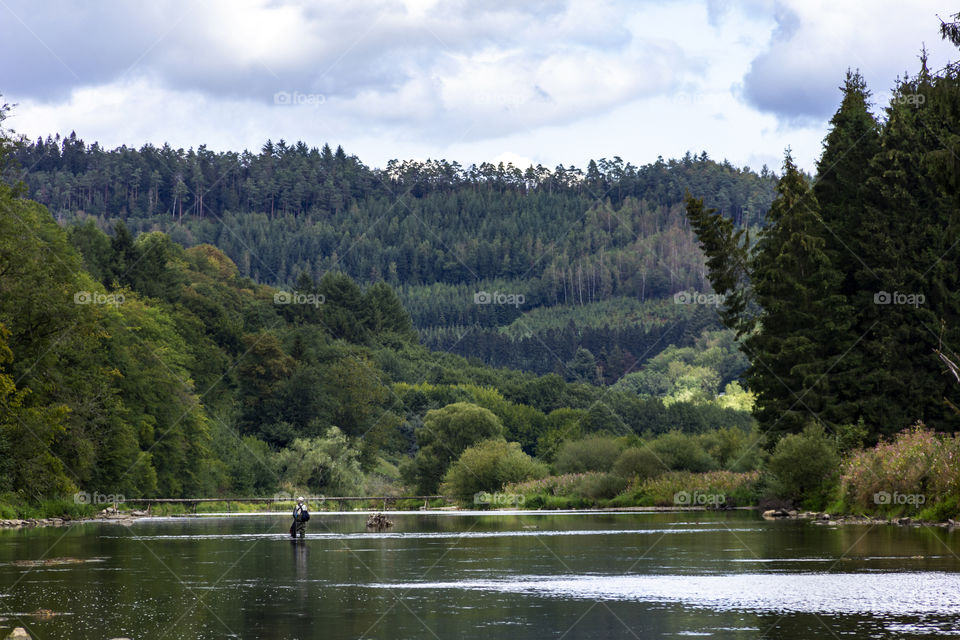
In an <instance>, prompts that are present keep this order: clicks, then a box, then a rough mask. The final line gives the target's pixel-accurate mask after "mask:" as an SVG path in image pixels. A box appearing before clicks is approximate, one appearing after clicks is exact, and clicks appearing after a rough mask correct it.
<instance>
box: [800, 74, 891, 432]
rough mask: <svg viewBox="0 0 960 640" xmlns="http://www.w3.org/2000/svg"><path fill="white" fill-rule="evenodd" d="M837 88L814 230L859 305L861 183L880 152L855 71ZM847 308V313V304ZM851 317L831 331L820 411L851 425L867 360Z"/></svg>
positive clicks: (864, 256)
mask: <svg viewBox="0 0 960 640" xmlns="http://www.w3.org/2000/svg"><path fill="white" fill-rule="evenodd" d="M841 91H843V98H842V99H841V102H840V107H839V108H838V109H837V112H836V113H835V114H834V115H833V117H832V118H831V119H830V130H829V132H828V133H827V136H826V138H825V139H824V141H823V154H822V155H821V156H820V160H819V161H818V162H817V176H816V180H815V182H814V187H813V190H814V195H816V197H817V202H818V203H819V205H820V219H821V222H822V228H821V229H820V230H819V233H820V235H821V236H822V237H823V239H824V242H825V247H826V252H827V255H828V256H829V258H830V262H831V263H832V265H833V267H834V268H835V269H836V270H837V271H839V272H840V274H841V277H840V280H839V281H838V293H839V294H840V295H842V296H843V297H844V298H846V299H847V300H849V301H851V303H852V302H853V301H854V300H857V304H861V305H862V304H865V303H866V301H865V300H863V299H862V298H863V297H864V296H861V295H860V294H859V292H860V286H859V284H858V282H857V280H856V274H857V273H858V272H859V271H861V270H863V269H864V268H865V267H866V265H867V264H868V263H867V262H865V261H866V260H868V259H869V256H870V255H871V253H872V247H873V244H874V242H875V240H874V238H872V237H870V236H869V235H864V234H863V233H862V225H863V219H862V218H863V209H864V205H865V203H866V201H867V200H868V197H869V194H868V193H867V186H866V185H867V180H868V177H869V176H870V170H869V167H870V162H871V160H872V159H873V158H874V157H875V156H876V155H877V153H878V152H879V151H880V129H879V125H878V123H877V121H876V119H875V118H874V117H873V115H872V114H871V112H870V91H869V90H868V89H867V85H866V82H865V81H864V79H863V76H861V75H860V72H859V71H849V70H848V71H847V76H846V78H845V80H844V84H843V86H842V87H841ZM866 270H867V271H869V270H870V269H869V267H866ZM871 296H872V294H871ZM871 301H872V300H871ZM848 310H849V311H851V312H853V308H852V307H850V308H848ZM856 315H857V314H855V313H851V315H848V317H847V321H846V322H845V323H844V326H845V327H846V328H847V330H846V331H845V332H842V333H841V332H838V333H837V334H836V335H835V342H834V347H835V350H836V352H835V354H834V361H833V363H832V365H831V368H830V381H831V386H832V388H833V389H834V390H835V401H834V403H833V404H832V405H831V406H829V407H827V408H826V410H825V415H824V418H825V420H826V421H827V422H829V423H833V424H856V423H857V421H858V420H859V419H860V418H861V417H863V411H862V402H863V398H864V394H865V393H866V391H867V390H866V389H865V387H864V380H865V378H866V377H868V376H869V375H870V373H871V370H872V368H873V363H872V362H871V361H870V359H869V358H866V357H865V353H864V350H863V346H864V345H863V344H862V338H863V336H862V332H863V331H865V330H866V329H867V327H863V326H861V325H860V323H859V322H857V320H856V318H855V317H854V316H856Z"/></svg>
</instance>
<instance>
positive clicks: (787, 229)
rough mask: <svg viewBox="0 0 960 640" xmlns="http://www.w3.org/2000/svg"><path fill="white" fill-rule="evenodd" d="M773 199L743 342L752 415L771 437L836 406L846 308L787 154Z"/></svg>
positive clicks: (808, 197)
mask: <svg viewBox="0 0 960 640" xmlns="http://www.w3.org/2000/svg"><path fill="white" fill-rule="evenodd" d="M777 193H778V196H777V199H776V200H774V202H773V205H772V206H771V208H770V212H769V214H768V220H769V226H767V227H766V228H765V229H764V230H763V231H762V232H761V234H760V238H759V240H758V243H757V247H756V250H755V252H754V254H753V256H752V259H751V261H750V281H751V286H752V289H753V295H754V296H755V299H756V302H757V304H758V305H759V306H760V308H761V309H762V311H761V313H760V315H759V317H758V319H757V327H756V329H755V331H754V332H753V333H751V334H750V335H748V336H747V337H746V339H745V340H744V349H745V351H746V353H747V355H748V356H749V357H750V359H751V366H750V369H749V370H748V371H747V376H746V378H747V383H748V385H749V386H750V390H751V391H753V392H754V393H756V394H757V410H756V416H757V419H758V421H759V422H760V424H761V426H763V427H764V428H765V429H766V430H767V431H768V432H769V433H781V432H793V433H796V432H799V431H801V430H802V429H803V427H804V426H805V425H806V424H807V423H808V422H810V421H811V420H813V421H820V420H823V419H825V418H824V416H822V415H821V414H822V413H823V412H824V410H825V409H828V408H829V407H831V406H832V405H833V404H834V402H835V391H834V390H833V389H832V387H831V384H830V378H829V369H830V367H831V365H832V364H833V361H834V360H835V357H836V347H837V339H838V335H840V334H841V333H842V331H843V330H844V329H845V328H846V326H845V317H846V316H847V315H848V314H847V313H846V311H847V309H846V305H845V300H844V298H843V297H842V296H841V295H839V294H837V293H836V291H837V285H838V283H839V280H840V277H841V275H840V273H839V272H838V271H837V270H836V269H835V268H834V267H833V265H832V264H831V263H830V259H829V257H828V255H827V253H826V242H825V241H824V239H823V238H822V237H821V236H820V235H819V233H820V221H819V218H818V216H819V205H818V203H817V200H816V197H815V196H814V194H813V192H812V191H811V189H810V187H809V186H808V184H807V181H806V180H805V178H804V176H803V175H802V174H801V173H800V171H798V170H797V167H796V166H795V165H794V164H793V160H792V158H791V157H790V155H789V153H788V154H787V157H786V159H785V161H784V166H783V177H782V178H781V179H780V182H779V184H778V185H777Z"/></svg>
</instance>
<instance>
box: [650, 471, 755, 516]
mask: <svg viewBox="0 0 960 640" xmlns="http://www.w3.org/2000/svg"><path fill="white" fill-rule="evenodd" d="M759 492H760V473H759V472H757V471H750V472H745V473H734V472H731V471H711V472H709V473H690V472H689V471H671V472H670V473H665V474H663V475H660V476H657V477H655V478H650V479H648V480H646V481H644V482H642V483H640V484H639V485H638V486H637V487H636V488H635V489H633V495H632V499H633V501H634V502H635V503H640V504H646V505H659V506H690V507H708V508H716V507H734V506H745V505H752V504H755V503H756V501H757V498H758V497H759Z"/></svg>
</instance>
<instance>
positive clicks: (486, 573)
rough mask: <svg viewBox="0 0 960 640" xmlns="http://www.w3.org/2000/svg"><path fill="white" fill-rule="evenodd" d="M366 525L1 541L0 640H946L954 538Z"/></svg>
mask: <svg viewBox="0 0 960 640" xmlns="http://www.w3.org/2000/svg"><path fill="white" fill-rule="evenodd" d="M365 519H366V516H365V515H364V514H323V513H318V514H315V515H314V517H313V518H311V522H310V524H311V529H310V532H309V533H308V534H307V538H306V539H305V540H303V541H301V540H296V541H290V540H289V538H288V536H287V535H286V526H287V524H288V516H287V514H277V515H276V516H252V517H237V516H233V517H223V518H203V519H168V520H153V521H141V522H138V523H136V524H134V525H133V526H131V527H129V528H127V527H121V526H117V525H110V524H97V523H89V524H83V525H78V526H76V527H74V528H71V529H69V530H56V531H54V530H50V529H47V530H43V529H36V530H29V531H0V618H7V619H6V620H0V637H3V636H4V635H5V633H6V632H7V630H9V628H11V627H13V626H22V625H24V624H26V625H27V626H29V627H30V628H31V630H33V631H34V632H35V637H38V638H110V637H120V636H127V637H138V638H156V637H163V638H165V639H170V638H184V639H187V638H189V639H191V640H192V639H195V638H204V639H206V638H226V637H242V638H247V637H249V638H301V639H302V638H313V637H317V638H320V637H322V638H360V637H363V638H384V639H389V640H396V639H398V638H430V637H434V636H437V637H440V638H448V637H453V638H457V639H458V640H473V639H482V640H490V638H493V637H497V638H499V637H505V636H509V637H511V638H517V639H519V640H526V639H534V638H544V637H561V636H563V637H564V638H565V639H566V640H569V639H570V638H590V639H593V638H597V639H599V638H634V637H642V638H675V637H685V636H706V637H715V638H726V637H734V638H785V639H786V638H791V639H792V638H808V637H809V638H820V637H832V634H836V635H837V636H839V637H855V638H860V637H864V638H866V637H871V638H900V637H910V638H924V637H930V638H933V637H942V636H943V635H949V634H960V627H958V626H957V624H958V623H957V620H958V616H960V578H958V576H960V559H958V558H957V555H956V553H957V551H958V546H960V545H958V542H960V537H958V535H957V534H956V533H952V532H948V531H945V530H941V529H909V528H898V527H875V528H870V527H837V528H833V527H824V526H816V525H812V524H809V523H800V522H763V521H761V520H759V518H757V517H756V516H754V515H753V514H749V513H702V514H697V513H681V514H664V513H623V514H612V513H593V514H570V513H564V514H558V513H514V514H488V513H475V514H466V515H464V514H460V515H456V514H449V513H415V514H414V513H402V514H393V515H391V519H392V520H394V522H395V526H394V527H393V529H391V531H389V532H384V533H380V534H377V533H368V532H367V531H366V528H365ZM49 558H53V559H63V558H71V559H76V560H77V561H76V562H73V561H71V562H65V561H58V562H44V561H43V560H44V559H49ZM94 560H95V561H94ZM38 610H50V611H54V612H58V613H61V614H62V615H57V616H53V617H49V618H40V617H36V616H32V617H31V612H36V611H38ZM25 616H27V617H25ZM20 618H23V620H20Z"/></svg>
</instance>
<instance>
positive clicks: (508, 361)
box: [0, 36, 960, 517]
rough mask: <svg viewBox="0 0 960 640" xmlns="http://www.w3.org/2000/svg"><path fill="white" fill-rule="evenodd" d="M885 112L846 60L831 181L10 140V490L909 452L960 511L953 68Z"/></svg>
mask: <svg viewBox="0 0 960 640" xmlns="http://www.w3.org/2000/svg"><path fill="white" fill-rule="evenodd" d="M948 37H949V36H948ZM958 44H960V38H958ZM873 109H874V107H873V105H872V104H871V101H870V91H869V90H868V88H867V86H866V83H865V81H864V80H863V78H862V77H861V76H860V74H859V73H858V72H849V73H848V75H847V78H846V80H845V82H844V85H843V87H842V100H841V104H840V106H839V108H838V110H837V111H836V113H835V115H834V116H833V118H832V119H831V121H830V127H829V132H828V135H827V137H826V139H825V141H824V150H823V155H822V156H821V158H820V159H819V162H818V164H817V172H816V175H814V176H810V175H807V174H805V173H804V172H802V171H801V170H799V169H798V168H797V166H796V165H795V163H794V162H793V159H792V157H791V155H790V153H789V151H788V152H787V154H786V158H785V161H784V164H783V168H782V173H781V174H780V175H779V176H777V175H773V174H772V173H770V172H769V171H768V170H767V169H766V168H764V169H763V170H762V171H761V173H759V174H756V173H753V172H752V171H750V170H749V169H747V168H744V169H737V168H735V167H732V166H731V165H729V164H728V163H717V162H714V161H712V160H710V159H708V158H707V157H706V156H705V155H703V154H701V155H700V156H692V155H688V156H687V157H685V158H683V159H682V160H679V161H669V162H663V161H658V162H656V163H654V164H652V165H647V166H643V167H633V166H632V165H630V164H624V163H623V161H622V160H620V159H619V158H615V159H614V160H613V161H607V160H601V161H598V162H591V163H590V164H589V165H588V167H587V169H586V171H580V170H578V169H576V168H574V167H557V168H556V169H555V170H547V169H544V168H542V167H536V168H530V169H528V170H527V171H521V170H518V169H516V168H514V167H512V166H507V167H503V166H497V167H494V166H491V165H480V166H471V167H469V168H466V169H464V168H462V167H460V166H459V165H457V164H455V163H448V162H445V161H436V162H433V161H428V162H425V163H416V162H406V163H399V162H391V163H389V164H388V166H387V168H386V169H384V170H378V169H369V168H367V167H366V166H365V165H363V164H362V163H361V162H360V161H359V160H358V159H357V158H355V157H353V156H347V155H346V154H345V153H344V152H343V150H342V149H339V148H338V149H337V150H336V151H332V150H331V149H330V148H329V147H326V146H325V147H324V148H323V149H321V150H317V149H312V148H308V147H307V146H306V145H305V144H302V143H298V144H297V145H295V146H292V147H291V146H288V145H286V144H285V143H283V142H282V141H281V142H280V143H278V144H272V143H269V142H268V143H267V144H266V145H265V146H264V148H263V149H262V151H261V153H260V154H258V155H254V154H250V153H246V152H245V153H243V154H234V153H223V154H215V153H212V152H208V151H207V150H206V149H204V148H202V147H201V148H200V150H199V151H196V152H195V151H192V150H191V151H188V152H183V151H180V150H177V151H174V150H172V149H171V148H169V147H163V148H161V149H157V148H154V147H151V146H146V147H143V148H142V149H140V150H139V151H137V150H131V149H126V148H120V149H115V150H112V151H105V150H102V149H100V147H99V146H98V145H96V144H92V145H87V144H85V143H84V142H82V141H81V140H79V139H78V138H76V136H74V135H72V134H71V135H70V136H68V137H67V138H49V139H46V140H38V141H36V142H32V143H31V142H29V141H24V140H19V141H17V140H13V139H11V138H9V137H3V136H0V169H2V170H3V175H4V177H5V178H6V180H5V181H4V182H3V183H2V184H0V407H2V409H3V411H2V412H0V507H2V506H3V503H8V504H9V503H13V504H18V503H20V504H22V503H25V502H30V501H33V502H37V501H42V500H44V499H47V498H51V497H56V496H63V495H65V494H69V492H71V491H75V490H77V489H87V490H89V489H95V490H97V491H100V492H103V493H107V492H112V493H118V494H123V495H127V496H157V495H162V496H167V497H176V496H197V495H220V496H236V495H239V494H251V493H253V494H256V493H259V494H265V493H268V492H271V491H291V492H292V491H299V490H309V491H314V492H327V493H332V494H337V493H339V494H344V493H360V492H367V493H377V494H383V493H387V492H398V491H417V492H420V493H425V494H426V493H435V492H437V491H444V492H446V493H447V494H448V495H455V496H458V497H461V498H463V499H469V497H470V496H471V495H480V493H482V492H484V491H497V490H500V489H503V487H505V486H506V487H512V490H513V491H514V494H513V495H515V496H524V495H525V496H528V497H530V498H531V500H536V501H538V502H537V504H540V505H541V506H578V505H580V506H582V505H587V504H598V503H599V502H598V501H607V502H604V504H611V505H621V506H622V505H626V504H634V503H642V504H668V503H669V501H670V499H671V498H670V496H672V495H680V492H683V491H689V490H693V489H697V490H699V489H698V487H699V488H704V487H707V488H710V489H711V490H713V491H715V492H725V493H726V494H729V495H731V496H736V497H737V498H736V499H737V500H740V501H743V502H750V501H756V500H758V499H763V500H780V501H786V503H790V504H805V505H807V506H811V507H819V508H823V507H824V506H825V505H827V504H832V505H833V506H834V508H836V509H838V510H844V509H850V508H853V507H854V506H855V507H856V508H858V509H870V508H871V507H870V506H869V505H868V504H867V502H866V501H867V498H868V497H869V496H871V495H873V494H874V493H875V492H876V491H878V490H888V489H885V488H884V487H890V486H900V485H895V484H889V483H896V482H901V481H902V480H903V479H902V478H901V477H900V476H902V473H901V471H899V470H902V469H903V468H906V467H904V466H903V465H904V464H907V465H908V466H909V468H910V469H911V476H910V478H911V480H910V482H911V483H913V485H915V486H906V485H904V486H903V489H904V490H905V491H909V490H914V491H917V490H921V489H924V488H926V490H929V491H931V492H932V493H931V500H930V505H931V506H928V507H926V508H927V509H928V511H927V512H925V513H927V514H928V516H929V517H943V516H945V515H949V514H955V513H957V504H958V503H957V495H958V493H957V492H958V489H957V487H958V486H960V484H957V483H960V476H958V475H957V472H956V465H955V464H954V463H953V462H952V460H953V456H954V452H955V451H960V437H958V436H957V432H958V431H960V385H958V384H957V381H958V380H960V378H957V374H956V372H957V371H958V370H960V369H958V367H957V364H956V363H957V362H958V360H960V359H958V357H957V356H956V352H955V347H956V345H957V344H958V343H960V282H958V280H960V269H958V267H957V265H958V259H957V250H958V247H960V218H958V215H957V211H958V205H960V196H958V188H957V187H958V185H960V172H958V170H957V167H958V164H957V162H956V158H957V152H958V151H960V118H958V117H957V114H958V113H960V66H956V65H950V66H947V67H946V68H945V69H942V70H940V71H937V72H932V71H930V70H929V69H928V68H927V66H926V59H925V58H923V59H922V61H921V68H920V70H919V72H918V73H917V75H916V76H908V77H905V78H904V79H902V80H900V81H899V83H898V85H897V88H896V91H895V92H894V94H893V97H892V99H891V101H890V103H889V105H886V106H885V108H884V109H883V111H882V113H879V114H878V115H875V114H874V111H873ZM8 111H9V107H8V106H6V105H4V106H3V107H2V108H0V124H2V121H3V118H4V117H5V116H6V114H7V113H8ZM908 427H909V428H910V429H909V430H907V431H905V430H906V429H908ZM937 432H939V433H937ZM551 473H552V474H553V475H548V474H551ZM885 483H887V484H885ZM674 500H676V499H675V498H674ZM674 504H676V502H674ZM876 507H877V505H876V504H875V505H873V508H876Z"/></svg>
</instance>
